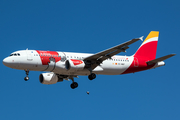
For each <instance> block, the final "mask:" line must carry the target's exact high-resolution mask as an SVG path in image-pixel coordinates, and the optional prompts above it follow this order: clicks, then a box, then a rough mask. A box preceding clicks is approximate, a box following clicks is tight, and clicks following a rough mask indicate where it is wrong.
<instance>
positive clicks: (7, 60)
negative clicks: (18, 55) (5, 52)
mask: <svg viewBox="0 0 180 120" xmlns="http://www.w3.org/2000/svg"><path fill="white" fill-rule="evenodd" d="M9 63H10V61H9V59H8V58H4V60H3V64H4V65H5V66H8V64H9Z"/></svg>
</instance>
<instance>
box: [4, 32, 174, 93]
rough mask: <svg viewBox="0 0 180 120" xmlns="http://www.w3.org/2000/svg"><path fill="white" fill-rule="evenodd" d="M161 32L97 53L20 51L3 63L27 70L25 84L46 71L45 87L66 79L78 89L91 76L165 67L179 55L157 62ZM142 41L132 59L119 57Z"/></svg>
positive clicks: (151, 33) (44, 76)
mask: <svg viewBox="0 0 180 120" xmlns="http://www.w3.org/2000/svg"><path fill="white" fill-rule="evenodd" d="M158 37H159V31H151V32H150V33H149V35H148V36H147V37H146V39H145V40H144V41H143V36H142V37H140V38H135V39H132V40H129V41H127V42H124V43H122V44H119V45H117V46H114V47H112V48H109V49H106V50H104V51H101V52H98V53H96V54H88V53H74V52H56V51H42V50H28V49H26V50H19V51H16V52H13V53H11V54H10V56H8V57H6V58H5V59H4V60H3V64H4V65H5V66H7V67H10V68H13V69H19V70H24V71H25V73H26V77H25V78H24V80H25V81H28V80H29V77H28V75H29V71H46V73H42V74H40V76H39V81H40V83H42V84H48V85H49V84H55V83H57V82H62V81H63V80H68V81H69V80H72V84H71V85H70V87H71V88H72V89H75V88H77V87H78V83H77V82H75V81H74V78H78V76H80V75H84V76H88V78H89V80H93V79H95V78H96V75H98V74H102V75H121V74H128V73H135V72H139V71H143V70H148V69H152V68H157V67H160V66H164V65H165V62H164V61H163V60H166V59H168V58H170V57H172V56H174V55H176V54H169V55H166V56H164V57H160V58H157V59H156V49H157V43H158ZM138 40H142V41H143V43H142V44H141V46H140V47H139V48H138V50H137V51H136V52H135V54H133V55H131V56H120V55H117V54H118V53H120V52H126V49H128V48H129V45H131V44H132V43H135V42H137V41H138Z"/></svg>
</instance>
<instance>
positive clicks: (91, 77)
mask: <svg viewBox="0 0 180 120" xmlns="http://www.w3.org/2000/svg"><path fill="white" fill-rule="evenodd" d="M88 78H89V80H93V79H95V78H96V74H94V73H91V74H90V75H89V76H88Z"/></svg>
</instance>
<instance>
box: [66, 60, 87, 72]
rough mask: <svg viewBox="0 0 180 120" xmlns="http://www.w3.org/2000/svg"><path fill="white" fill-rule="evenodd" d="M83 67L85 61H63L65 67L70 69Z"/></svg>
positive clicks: (76, 69)
mask: <svg viewBox="0 0 180 120" xmlns="http://www.w3.org/2000/svg"><path fill="white" fill-rule="evenodd" d="M84 67H85V63H84V61H82V60H75V59H70V60H66V62H65V68H66V69H67V70H70V71H78V70H83V69H84Z"/></svg>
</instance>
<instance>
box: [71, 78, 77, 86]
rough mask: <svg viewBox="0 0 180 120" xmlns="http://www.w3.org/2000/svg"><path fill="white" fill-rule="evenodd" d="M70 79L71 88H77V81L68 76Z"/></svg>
mask: <svg viewBox="0 0 180 120" xmlns="http://www.w3.org/2000/svg"><path fill="white" fill-rule="evenodd" d="M70 79H71V80H72V83H71V85H70V87H71V88H72V89H75V88H77V87H78V83H77V82H74V78H73V77H70Z"/></svg>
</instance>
